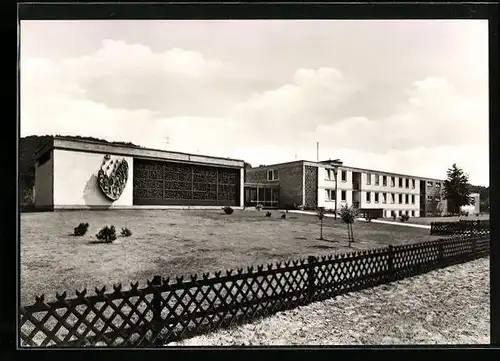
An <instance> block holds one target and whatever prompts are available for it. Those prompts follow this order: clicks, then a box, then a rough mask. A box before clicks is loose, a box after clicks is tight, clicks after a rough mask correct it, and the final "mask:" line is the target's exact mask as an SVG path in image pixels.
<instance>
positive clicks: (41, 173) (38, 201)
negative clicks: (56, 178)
mask: <svg viewBox="0 0 500 361" xmlns="http://www.w3.org/2000/svg"><path fill="white" fill-rule="evenodd" d="M53 164H54V152H50V159H49V160H47V161H46V162H45V163H43V164H42V165H37V166H36V168H35V206H36V207H52V205H53V204H54V198H53V196H54V194H53V189H54V184H53V177H52V175H53V174H52V172H53Z"/></svg>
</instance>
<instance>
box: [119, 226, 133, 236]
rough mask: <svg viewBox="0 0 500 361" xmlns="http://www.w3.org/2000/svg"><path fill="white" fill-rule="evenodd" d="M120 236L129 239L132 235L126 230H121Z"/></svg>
mask: <svg viewBox="0 0 500 361" xmlns="http://www.w3.org/2000/svg"><path fill="white" fill-rule="evenodd" d="M121 235H122V236H123V237H130V236H131V235H132V231H131V230H130V229H128V228H122V233H121Z"/></svg>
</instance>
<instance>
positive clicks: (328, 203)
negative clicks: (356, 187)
mask: <svg viewBox="0 0 500 361" xmlns="http://www.w3.org/2000/svg"><path fill="white" fill-rule="evenodd" d="M342 171H343V172H345V173H344V175H345V178H344V179H342ZM337 180H338V186H337V209H340V207H342V206H344V205H348V206H351V205H352V204H353V183H352V172H351V171H349V170H341V169H339V170H338V173H337ZM327 191H328V192H327ZM328 193H330V195H331V196H330V197H328ZM334 196H335V176H334V172H333V168H331V167H328V166H319V167H318V207H325V209H335V198H334Z"/></svg>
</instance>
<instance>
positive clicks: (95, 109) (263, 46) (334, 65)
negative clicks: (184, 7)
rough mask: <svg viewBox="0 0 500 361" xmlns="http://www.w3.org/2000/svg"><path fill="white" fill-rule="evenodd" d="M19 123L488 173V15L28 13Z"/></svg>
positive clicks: (269, 155) (249, 154)
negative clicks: (67, 17) (73, 17)
mask: <svg viewBox="0 0 500 361" xmlns="http://www.w3.org/2000/svg"><path fill="white" fill-rule="evenodd" d="M20 64H21V84H20V85H21V136H27V135H45V134H61V135H84V136H93V137H99V138H104V139H107V140H111V141H131V142H134V143H136V144H139V145H143V146H146V147H151V148H159V149H169V150H176V151H183V152H190V153H201V154H207V155H214V156H222V157H231V158H238V159H244V160H246V161H247V162H249V163H251V164H252V165H253V166H257V165H259V164H271V163H275V162H286V161H293V160H295V159H305V160H312V161H314V160H316V142H319V143H320V158H321V160H323V159H328V158H332V159H334V158H340V159H342V160H343V161H344V164H346V165H350V166H355V167H365V168H371V169H380V170H386V171H393V172H401V173H407V174H411V175H421V176H428V177H434V178H444V177H445V176H446V169H447V168H448V167H449V166H451V164H452V163H454V162H456V163H457V164H458V165H459V166H460V167H462V168H463V169H464V170H465V171H466V172H467V173H469V175H470V180H471V182H472V183H473V184H478V185H488V184H489V150H488V147H489V146H488V144H489V139H488V24H487V22H486V21H482V20H453V21H437V20H430V21H408V20H405V21H345V20H344V21H339V20H335V21H330V20H328V21H327V20H323V21H317V20H316V21H309V20H307V21H295V20H293V21H292V20H282V21H271V20H255V21H254V20H252V21H248V20H245V21H222V20H221V21H213V20H210V21H208V20H207V21H178V20H177V21H149V20H148V21H137V20H136V21H117V20H113V21H71V22H69V21H23V22H21V61H20Z"/></svg>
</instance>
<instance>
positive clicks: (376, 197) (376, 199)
mask: <svg viewBox="0 0 500 361" xmlns="http://www.w3.org/2000/svg"><path fill="white" fill-rule="evenodd" d="M375 203H378V193H375Z"/></svg>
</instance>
